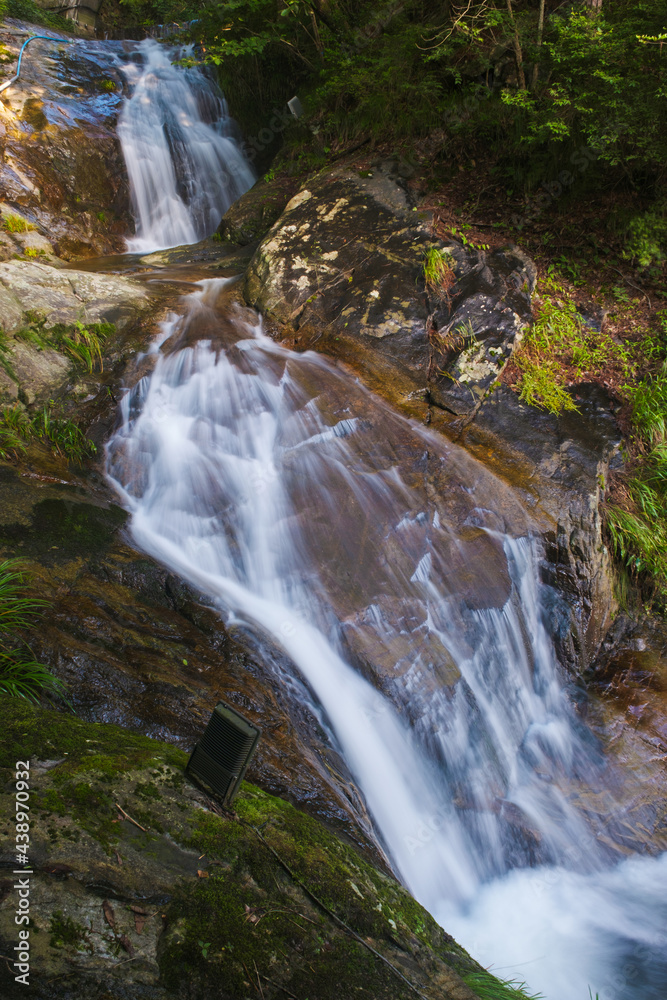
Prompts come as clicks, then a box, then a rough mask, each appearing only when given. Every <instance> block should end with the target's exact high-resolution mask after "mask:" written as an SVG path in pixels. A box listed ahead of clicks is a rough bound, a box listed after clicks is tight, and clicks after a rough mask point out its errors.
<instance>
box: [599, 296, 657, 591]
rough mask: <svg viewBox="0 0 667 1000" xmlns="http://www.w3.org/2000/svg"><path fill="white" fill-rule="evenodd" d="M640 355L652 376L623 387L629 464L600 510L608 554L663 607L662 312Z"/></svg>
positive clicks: (647, 336)
mask: <svg viewBox="0 0 667 1000" xmlns="http://www.w3.org/2000/svg"><path fill="white" fill-rule="evenodd" d="M658 323H659V329H658V330H657V331H652V332H650V333H648V334H647V335H646V337H645V338H644V341H643V342H642V345H641V350H642V353H643V356H644V359H645V364H646V366H647V367H649V368H652V371H651V372H650V374H649V375H647V376H646V377H645V378H644V380H643V381H641V382H640V383H639V384H636V383H634V382H633V383H630V384H627V385H625V386H624V392H625V395H626V398H627V399H628V400H629V402H630V405H631V407H632V422H633V428H634V432H635V434H634V439H633V447H634V452H635V455H634V459H633V460H632V462H631V465H630V470H631V471H630V473H629V474H628V475H626V477H625V479H624V480H622V482H621V483H620V486H619V487H618V489H617V490H616V492H615V501H616V502H612V503H610V504H608V505H607V507H606V509H605V521H606V526H607V530H608V533H609V537H610V541H611V544H612V548H613V550H614V552H615V554H616V556H617V557H618V559H619V560H620V561H621V563H622V565H623V566H624V567H625V568H626V569H627V570H629V571H630V574H631V576H632V577H634V578H635V579H636V580H637V581H638V582H639V583H640V586H641V589H642V590H644V591H645V592H648V593H649V595H650V596H651V597H655V598H657V599H658V600H659V601H660V603H662V604H665V603H667V357H665V355H666V353H667V311H663V312H662V313H659V314H658Z"/></svg>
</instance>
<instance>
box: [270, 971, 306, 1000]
mask: <svg viewBox="0 0 667 1000" xmlns="http://www.w3.org/2000/svg"><path fill="white" fill-rule="evenodd" d="M262 979H264V980H266V982H267V983H271V985H272V986H275V987H276V989H279V990H282V991H283V993H286V994H287V996H288V997H293V1000H299V998H298V997H297V995H296V993H291V992H290V991H289V990H288V989H287V987H286V986H281V984H280V983H277V982H276V981H275V980H274V979H269V977H268V976H265V975H264V973H262Z"/></svg>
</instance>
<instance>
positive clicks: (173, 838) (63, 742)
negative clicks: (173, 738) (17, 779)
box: [0, 696, 479, 1000]
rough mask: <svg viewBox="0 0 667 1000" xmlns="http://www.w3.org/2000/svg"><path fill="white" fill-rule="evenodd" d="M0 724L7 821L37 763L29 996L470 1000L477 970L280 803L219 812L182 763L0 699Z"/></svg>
mask: <svg viewBox="0 0 667 1000" xmlns="http://www.w3.org/2000/svg"><path fill="white" fill-rule="evenodd" d="M0 726H1V727H2V731H3V741H2V747H1V748H0V766H1V767H2V768H3V770H4V774H3V777H4V781H3V791H2V793H1V794H2V797H3V798H4V799H5V801H4V802H3V803H2V815H3V816H6V817H8V816H10V815H11V814H12V813H13V794H14V787H13V782H14V768H15V765H16V761H17V760H18V761H30V805H31V811H30V815H31V829H30V863H31V865H32V871H33V873H34V874H32V875H31V876H30V888H31V924H30V948H31V974H30V988H31V995H33V996H36V997H49V998H52V997H54V998H57V997H63V998H64V997H69V996H74V995H75V993H76V994H79V995H80V994H81V993H82V992H83V993H84V994H85V995H86V996H87V997H93V998H99V1000H101V998H102V997H106V998H107V1000H115V998H121V997H122V998H124V997H128V998H129V997H132V998H133V1000H134V998H139V997H147V998H152V1000H157V998H160V1000H168V998H171V997H183V998H193V1000H199V998H201V1000H204V998H206V1000H211V998H220V1000H228V998H229V1000H231V998H245V997H249V998H250V997H257V996H264V997H265V998H266V1000H271V998H274V997H276V998H277V997H280V996H283V997H284V996H297V997H299V998H305V997H308V998H309V1000H328V998H331V1000H333V998H336V1000H338V998H339V997H346V998H347V997H359V998H369V1000H370V998H373V1000H380V998H386V1000H390V998H391V1000H407V998H408V997H414V996H415V995H416V993H415V990H417V991H418V992H420V993H421V994H422V996H424V997H428V998H443V1000H448V998H449V1000H474V998H475V997H476V996H477V994H476V993H474V992H472V991H471V989H470V988H469V987H468V986H467V985H466V984H465V982H464V981H463V979H462V978H461V977H462V976H467V975H470V974H473V973H475V971H479V966H477V965H476V963H474V962H473V960H472V959H471V958H470V957H469V956H468V955H467V954H466V952H465V951H464V950H463V949H462V948H461V947H460V946H459V945H457V944H456V942H455V941H454V940H453V939H452V938H451V937H449V935H447V934H446V933H445V932H444V931H443V930H442V929H441V928H440V927H439V926H438V925H437V924H436V923H435V921H434V920H433V919H432V917H430V916H429V914H428V913H427V912H426V911H425V910H424V909H423V908H422V907H421V906H419V905H418V904H417V903H416V902H415V901H414V900H413V899H412V897H411V896H410V895H409V893H408V892H407V891H406V890H405V889H403V888H402V887H401V886H400V885H399V884H398V883H397V882H395V881H394V880H393V879H392V878H390V877H389V876H387V875H386V874H384V873H382V872H380V871H378V870H377V869H375V868H374V867H373V866H372V865H370V864H369V863H368V862H367V861H365V860H363V859H362V858H361V856H360V855H359V854H358V853H357V852H356V851H355V850H354V848H352V847H351V846H349V845H347V844H345V843H343V841H341V840H339V839H338V838H337V837H336V836H335V835H333V834H332V833H330V832H329V831H328V830H326V829H325V828H324V827H323V826H322V825H321V824H320V823H318V822H317V821H316V820H314V819H313V818H312V817H310V816H307V815H306V814H304V813H302V812H300V811H299V810H297V809H295V808H294V807H293V806H291V805H289V804H288V803H286V802H284V801H282V800H280V799H277V798H274V797H273V796H270V795H267V794H266V793H264V792H262V791H260V790H259V789H257V788H255V787H254V786H252V785H249V784H247V783H244V785H243V787H242V789H241V792H240V793H239V796H238V797H237V799H236V802H235V812H234V813H230V814H224V815H223V814H221V813H219V812H217V811H216V808H217V807H216V805H215V803H213V802H212V801H211V800H210V799H209V798H207V796H206V795H205V794H204V793H203V792H202V791H201V790H199V789H197V788H195V787H194V786H193V785H192V784H191V783H190V782H189V781H188V780H187V778H186V777H185V775H184V770H183V768H184V765H185V763H186V760H187V757H186V755H185V754H184V753H183V752H182V751H179V750H177V749H175V748H173V747H170V746H168V745H165V744H163V743H160V742H157V741H155V740H151V739H148V738H147V737H144V736H140V735H136V734H133V733H130V732H128V731H126V730H123V729H120V728H118V727H116V726H109V725H103V724H91V723H85V722H82V721H81V720H79V719H77V718H76V717H75V716H73V715H67V714H61V713H57V712H53V711H50V710H46V709H43V708H38V707H34V706H32V705H29V704H28V703H26V702H22V701H19V700H13V699H9V698H7V697H4V696H3V697H2V698H1V699H0ZM10 807H11V811H10ZM124 816H126V817H131V819H130V818H124ZM3 832H4V833H5V835H6V837H9V836H10V834H11V836H12V839H13V826H12V828H11V830H10V825H9V824H8V823H7V826H6V829H5V830H4V831H3ZM4 860H5V861H6V862H7V865H8V866H11V865H14V864H15V860H14V857H13V855H7V856H6V857H5V858H4ZM2 890H3V891H2V892H0V900H1V901H0V948H1V949H2V952H3V953H4V954H11V949H12V947H13V945H14V943H15V939H16V933H17V928H16V925H15V924H14V912H15V909H16V899H15V892H14V890H13V888H12V883H11V882H6V883H3V886H2ZM370 949H373V951H372V950H370ZM374 952H376V953H377V954H374ZM378 955H381V956H382V957H383V959H384V960H385V961H383V960H382V959H381V958H379V957H378ZM130 959H131V961H129V960H130ZM388 963H390V964H388ZM390 966H392V967H393V968H392V967H390ZM3 975H4V977H5V981H4V983H3V984H2V993H3V996H5V995H9V996H14V995H16V996H19V995H22V994H21V993H20V990H21V989H22V988H23V987H22V986H20V985H16V984H14V982H13V979H12V978H11V977H10V976H9V973H8V972H3Z"/></svg>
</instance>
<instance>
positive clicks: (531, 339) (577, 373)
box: [515, 281, 635, 414]
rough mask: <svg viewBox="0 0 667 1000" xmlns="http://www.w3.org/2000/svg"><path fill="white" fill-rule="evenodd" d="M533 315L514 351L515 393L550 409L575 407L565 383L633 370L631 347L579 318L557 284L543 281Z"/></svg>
mask: <svg viewBox="0 0 667 1000" xmlns="http://www.w3.org/2000/svg"><path fill="white" fill-rule="evenodd" d="M546 290H547V292H548V293H549V294H545V295H543V297H542V301H541V304H540V306H539V311H538V314H537V318H536V320H535V323H534V325H533V327H532V328H531V329H530V330H529V331H528V333H527V334H526V336H525V338H524V340H523V342H522V343H521V345H520V346H519V348H518V350H517V351H516V354H515V361H516V364H517V367H518V368H519V370H520V372H521V385H520V397H521V399H523V400H524V402H526V403H529V404H530V405H531V406H540V407H543V408H544V409H546V410H549V412H551V413H556V414H558V413H560V412H562V411H563V410H576V409H577V406H576V404H575V402H574V400H573V399H572V396H571V395H570V394H569V393H568V392H567V391H566V389H565V386H566V385H570V384H573V383H576V382H578V381H583V380H584V379H590V378H594V377H595V376H596V375H599V374H600V373H601V372H602V371H603V370H609V369H610V368H611V369H616V370H618V371H620V372H621V373H622V374H623V376H624V378H629V377H630V376H631V375H632V374H633V373H634V371H635V366H634V359H633V356H632V353H631V351H630V350H629V349H628V348H627V347H625V346H623V345H622V344H617V343H616V342H615V341H614V340H612V338H611V337H610V336H609V335H608V334H605V333H602V332H600V331H598V330H596V329H595V328H594V327H593V326H589V325H588V324H586V323H585V322H584V319H583V317H582V316H581V315H580V314H579V312H578V311H577V307H576V305H575V303H574V302H573V301H572V300H571V299H568V298H566V297H565V296H564V295H563V289H562V288H561V286H560V285H558V284H556V283H555V282H553V281H551V282H549V283H547V285H546Z"/></svg>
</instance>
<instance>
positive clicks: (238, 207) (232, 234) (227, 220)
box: [218, 177, 298, 247]
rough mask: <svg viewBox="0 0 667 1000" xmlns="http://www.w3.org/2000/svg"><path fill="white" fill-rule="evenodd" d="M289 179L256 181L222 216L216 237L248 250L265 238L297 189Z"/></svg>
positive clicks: (292, 180)
mask: <svg viewBox="0 0 667 1000" xmlns="http://www.w3.org/2000/svg"><path fill="white" fill-rule="evenodd" d="M297 186H298V185H297V182H296V181H295V180H294V179H293V178H291V177H280V178H274V179H273V180H271V181H267V180H259V181H258V182H257V183H256V184H255V185H254V186H253V187H251V188H250V190H249V191H246V193H245V194H244V195H242V196H241V197H240V198H239V199H238V201H235V202H234V204H233V205H232V206H231V208H230V209H229V210H228V211H227V212H226V214H225V215H224V216H223V219H222V222H221V223H220V225H219V227H218V232H219V234H220V236H222V238H223V239H224V240H226V241H228V242H229V243H235V244H236V245H237V246H242V247H244V246H248V245H249V244H250V243H255V242H256V241H257V240H260V239H262V237H263V236H265V235H266V234H267V233H268V231H269V229H270V228H271V226H272V225H273V224H274V222H276V221H277V220H278V219H279V218H280V215H281V213H282V211H283V209H284V207H285V205H286V204H287V202H288V201H289V200H290V198H291V197H292V195H293V194H294V192H295V191H296V188H297Z"/></svg>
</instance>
